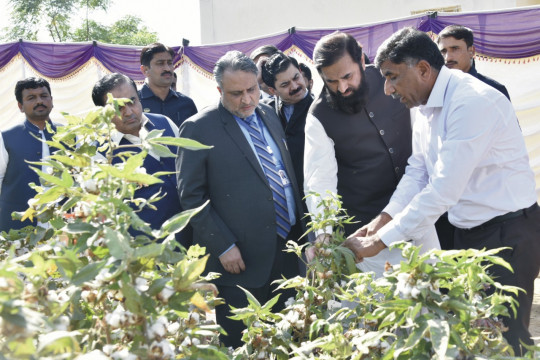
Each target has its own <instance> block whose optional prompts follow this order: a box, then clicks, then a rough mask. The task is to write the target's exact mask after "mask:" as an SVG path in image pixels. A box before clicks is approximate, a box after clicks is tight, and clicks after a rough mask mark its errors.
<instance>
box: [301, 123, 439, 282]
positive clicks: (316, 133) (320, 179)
mask: <svg viewBox="0 0 540 360" xmlns="http://www.w3.org/2000/svg"><path fill="white" fill-rule="evenodd" d="M305 133H306V142H305V149H304V190H305V194H306V196H307V195H308V194H309V193H310V192H315V193H318V194H320V195H321V196H322V197H323V198H328V196H329V195H328V192H327V191H330V192H332V193H334V194H336V193H337V183H338V178H337V176H338V175H337V172H338V165H337V160H336V155H335V151H334V141H333V140H332V139H330V138H329V137H328V135H327V134H326V131H325V130H324V127H323V126H322V124H321V122H320V121H319V119H317V117H315V116H314V115H313V114H308V115H307V117H306V127H305ZM319 202H320V198H319V197H317V196H307V197H306V205H307V207H308V211H309V212H310V213H311V214H320V213H322V211H323V209H322V208H318V207H317V205H318V204H319ZM359 227H360V225H359ZM321 233H327V234H331V233H332V229H331V228H327V229H326V230H324V231H323V230H321V231H318V232H317V233H316V235H320V234H321ZM411 239H412V241H413V243H414V244H415V245H416V246H419V245H422V252H426V251H428V250H431V249H440V245H439V239H438V238H437V233H436V231H435V227H434V225H433V224H431V226H430V228H429V229H428V231H426V233H425V234H424V235H423V236H421V237H420V238H417V239H416V238H414V239H413V238H411ZM401 260H403V258H402V256H401V251H400V250H399V249H395V250H392V251H390V250H389V249H387V248H386V249H384V250H383V251H381V252H380V253H379V254H378V255H376V256H374V257H371V258H364V260H363V261H362V262H360V263H358V264H357V267H358V268H359V269H360V270H362V271H365V272H367V271H373V272H374V273H375V276H376V277H380V276H382V273H383V272H384V267H385V264H386V262H387V261H388V262H389V263H390V264H399V262H400V261H401Z"/></svg>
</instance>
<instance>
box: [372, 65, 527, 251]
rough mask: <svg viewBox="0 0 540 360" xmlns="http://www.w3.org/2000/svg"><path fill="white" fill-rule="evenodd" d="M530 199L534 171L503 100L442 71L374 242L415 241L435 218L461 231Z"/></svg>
mask: <svg viewBox="0 0 540 360" xmlns="http://www.w3.org/2000/svg"><path fill="white" fill-rule="evenodd" d="M534 202H536V194H535V181H534V174H533V172H532V170H531V168H530V165H529V157H528V154H527V149H526V148H525V142H524V139H523V135H522V133H521V130H520V128H519V124H518V121H517V118H516V115H515V113H514V109H513V108H512V105H511V103H510V102H509V101H508V99H507V98H506V97H505V96H504V95H503V94H502V93H500V92H499V91H497V90H495V89H493V88H492V87H490V86H489V85H486V84H484V83H483V82H481V81H479V80H477V79H475V78H473V77H472V76H470V75H468V74H465V73H462V72H461V71H458V70H450V69H447V68H446V67H444V66H443V68H442V69H441V71H440V73H439V75H438V77H437V80H436V82H435V85H434V86H433V89H432V91H431V94H430V96H429V98H428V101H427V103H426V104H425V105H422V106H420V107H419V109H418V112H417V114H416V121H415V124H414V128H413V153H412V155H411V157H410V158H409V165H408V166H407V169H406V171H405V175H404V176H403V178H402V180H401V182H400V183H399V185H398V188H397V189H396V191H395V192H394V195H393V196H392V198H391V199H390V202H389V204H388V205H387V207H386V208H385V209H384V210H383V211H384V212H387V213H388V214H390V215H391V216H392V217H393V218H394V219H393V220H392V221H391V222H389V223H388V224H386V226H384V227H383V228H382V229H380V230H379V232H378V234H379V236H380V237H381V240H382V241H383V242H384V243H385V244H386V245H389V244H391V243H392V242H394V241H399V240H403V239H408V238H413V239H414V238H418V237H420V236H422V235H423V234H424V233H425V231H426V229H428V228H429V227H430V226H431V225H432V224H433V223H435V221H436V220H437V219H438V218H439V216H440V215H441V214H443V213H444V212H446V211H448V218H449V220H450V223H452V224H453V225H455V226H456V227H458V228H463V229H468V228H472V227H475V226H478V225H480V224H483V223H484V222H486V221H488V220H490V219H492V218H494V217H496V216H499V215H503V214H506V213H508V212H512V211H516V210H519V209H523V208H527V207H529V206H531V204H533V203H534Z"/></svg>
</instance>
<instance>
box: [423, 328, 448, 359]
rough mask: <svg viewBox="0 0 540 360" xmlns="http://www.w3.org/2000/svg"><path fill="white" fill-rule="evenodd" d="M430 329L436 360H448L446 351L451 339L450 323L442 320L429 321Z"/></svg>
mask: <svg viewBox="0 0 540 360" xmlns="http://www.w3.org/2000/svg"><path fill="white" fill-rule="evenodd" d="M427 325H428V327H429V332H430V337H431V343H432V344H433V350H434V351H435V355H436V356H435V358H436V359H439V360H445V359H446V350H447V349H448V341H449V339H450V327H449V326H448V323H447V322H446V321H444V320H440V319H430V320H428V321H427Z"/></svg>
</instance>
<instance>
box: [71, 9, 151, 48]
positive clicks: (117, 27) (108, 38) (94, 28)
mask: <svg viewBox="0 0 540 360" xmlns="http://www.w3.org/2000/svg"><path fill="white" fill-rule="evenodd" d="M71 40H73V41H90V40H96V41H100V42H104V43H109V44H120V45H147V44H151V43H153V42H157V41H158V36H157V34H156V33H155V32H152V31H150V30H149V29H148V28H147V27H146V26H145V25H143V23H142V19H141V18H139V17H137V16H133V15H126V16H124V17H123V18H122V19H120V20H118V21H116V22H115V23H114V24H112V25H111V26H106V25H102V24H99V23H97V22H96V21H94V20H89V22H88V28H87V26H86V25H82V26H81V27H79V28H77V29H76V30H75V31H74V32H73V34H72V35H71Z"/></svg>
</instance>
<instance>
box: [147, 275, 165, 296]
mask: <svg viewBox="0 0 540 360" xmlns="http://www.w3.org/2000/svg"><path fill="white" fill-rule="evenodd" d="M170 280H171V278H159V279H155V280H154V281H152V284H151V285H150V287H149V288H148V290H147V291H146V293H147V294H148V295H150V296H155V295H157V294H158V293H159V292H160V291H161V290H163V288H164V287H165V285H166V284H167V282H168V281H170Z"/></svg>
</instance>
